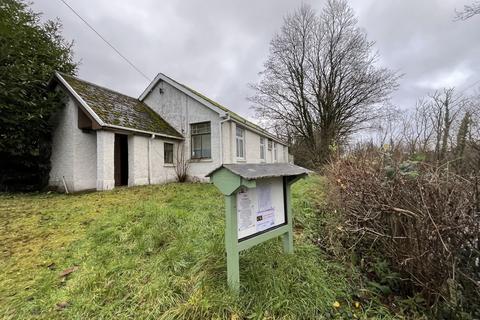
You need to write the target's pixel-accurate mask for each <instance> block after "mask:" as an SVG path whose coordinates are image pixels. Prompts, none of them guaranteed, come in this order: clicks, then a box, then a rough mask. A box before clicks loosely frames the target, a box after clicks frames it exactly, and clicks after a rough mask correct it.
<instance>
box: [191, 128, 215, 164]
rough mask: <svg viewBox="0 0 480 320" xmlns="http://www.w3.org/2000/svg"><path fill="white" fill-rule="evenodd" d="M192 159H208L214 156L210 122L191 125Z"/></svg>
mask: <svg viewBox="0 0 480 320" xmlns="http://www.w3.org/2000/svg"><path fill="white" fill-rule="evenodd" d="M190 135H191V137H192V159H208V158H211V156H212V144H211V132H210V122H202V123H194V124H191V125H190Z"/></svg>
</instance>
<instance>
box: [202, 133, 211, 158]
mask: <svg viewBox="0 0 480 320" xmlns="http://www.w3.org/2000/svg"><path fill="white" fill-rule="evenodd" d="M200 137H202V158H210V157H211V156H212V147H211V139H210V135H209V134H204V135H201V136H200Z"/></svg>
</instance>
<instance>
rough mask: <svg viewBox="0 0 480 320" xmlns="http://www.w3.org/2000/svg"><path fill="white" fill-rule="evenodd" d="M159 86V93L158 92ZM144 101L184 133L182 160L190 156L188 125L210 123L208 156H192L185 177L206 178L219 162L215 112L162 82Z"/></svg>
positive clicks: (218, 134) (218, 136) (218, 141)
mask: <svg viewBox="0 0 480 320" xmlns="http://www.w3.org/2000/svg"><path fill="white" fill-rule="evenodd" d="M160 89H161V90H162V93H160ZM144 102H145V103H146V104H147V105H148V106H149V107H150V108H152V109H153V110H154V111H156V112H157V113H158V114H159V115H160V116H161V117H162V118H164V119H165V120H166V121H167V122H168V123H170V125H172V126H173V127H174V128H175V129H177V131H178V132H180V133H182V134H183V135H184V136H185V144H184V147H183V149H184V153H185V159H190V158H191V140H190V124H192V123H199V122H207V121H209V122H210V129H211V148H212V157H211V159H201V160H195V159H192V160H191V163H190V166H189V176H190V177H191V178H193V179H195V180H196V179H198V180H201V181H208V178H206V177H205V175H206V174H207V173H209V172H211V171H213V169H215V168H217V167H218V166H219V165H220V164H221V163H222V161H221V154H220V148H221V146H220V122H221V120H222V119H221V118H220V117H219V115H218V113H217V112H215V111H213V110H211V109H210V108H208V107H206V106H204V105H203V104H201V103H199V102H198V101H196V100H194V99H192V98H191V97H189V96H188V95H186V94H185V93H183V92H182V91H180V90H178V89H177V88H175V87H173V86H171V85H169V84H168V83H166V82H159V83H158V84H157V85H156V86H155V87H154V88H153V89H152V91H151V92H150V93H149V94H148V95H147V96H146V98H145V100H144Z"/></svg>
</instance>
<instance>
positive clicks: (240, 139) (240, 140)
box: [235, 126, 247, 160]
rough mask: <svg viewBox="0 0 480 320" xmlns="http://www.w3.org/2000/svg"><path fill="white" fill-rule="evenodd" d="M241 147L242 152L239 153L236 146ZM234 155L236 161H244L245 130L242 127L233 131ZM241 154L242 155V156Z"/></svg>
mask: <svg viewBox="0 0 480 320" xmlns="http://www.w3.org/2000/svg"><path fill="white" fill-rule="evenodd" d="M240 132H241V133H242V134H241V135H239V133H240ZM239 145H240V146H241V148H242V150H241V151H242V152H239V151H240V149H239V148H238V146H239ZM235 151H236V152H235V154H236V156H237V160H245V158H246V152H247V150H246V148H245V128H243V127H240V126H237V127H236V129H235ZM242 153H243V154H242Z"/></svg>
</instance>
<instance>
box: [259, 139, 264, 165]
mask: <svg viewBox="0 0 480 320" xmlns="http://www.w3.org/2000/svg"><path fill="white" fill-rule="evenodd" d="M260 159H261V160H265V138H264V137H260Z"/></svg>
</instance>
